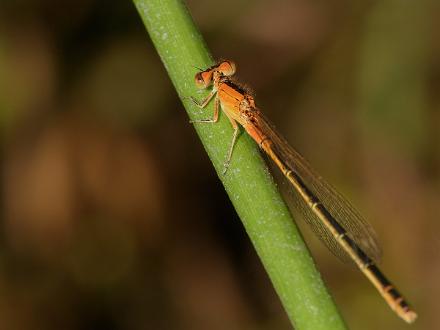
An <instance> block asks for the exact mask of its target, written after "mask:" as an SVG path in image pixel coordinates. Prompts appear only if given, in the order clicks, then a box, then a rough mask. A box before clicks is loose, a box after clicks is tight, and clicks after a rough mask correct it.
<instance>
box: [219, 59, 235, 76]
mask: <svg viewBox="0 0 440 330" xmlns="http://www.w3.org/2000/svg"><path fill="white" fill-rule="evenodd" d="M218 71H220V72H221V73H222V74H224V75H225V76H228V77H229V76H232V75H233V74H234V73H235V71H236V66H235V63H234V62H232V61H228V60H227V61H223V62H221V63H220V64H219V66H218Z"/></svg>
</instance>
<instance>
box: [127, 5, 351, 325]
mask: <svg viewBox="0 0 440 330" xmlns="http://www.w3.org/2000/svg"><path fill="white" fill-rule="evenodd" d="M134 3H135V5H136V7H137V9H138V12H139V14H140V16H141V17H142V20H143V21H144V24H145V26H146V28H147V30H148V33H149V34H150V37H151V39H152V40H153V43H154V45H155V47H156V49H157V52H158V53H159V55H160V57H161V59H162V62H163V64H164V66H165V68H166V70H167V71H168V74H169V76H170V78H171V80H172V82H173V84H174V86H175V88H176V91H177V93H178V94H179V96H180V97H181V98H182V101H183V103H184V105H185V108H186V110H187V112H188V114H189V117H190V118H191V119H200V118H208V117H211V116H212V114H213V105H212V104H211V105H209V106H208V107H207V108H206V109H203V110H201V109H199V108H197V107H196V106H194V104H193V103H192V102H191V101H190V100H189V99H188V97H189V96H196V97H197V98H198V99H202V98H203V97H204V96H206V95H207V93H206V92H204V93H203V94H200V93H198V92H197V90H196V88H195V85H194V75H195V73H196V72H197V69H196V68H195V67H196V66H197V67H201V68H206V67H209V66H210V65H212V64H213V61H212V57H211V56H210V54H209V52H208V49H207V47H206V45H205V43H204V42H203V39H202V37H201V35H200V33H199V31H198V30H197V28H196V27H195V26H194V23H193V21H192V19H191V16H190V15H189V13H188V10H187V8H186V7H185V5H184V4H183V3H182V2H181V1H179V0H134ZM212 103H213V102H212ZM195 128H196V130H197V133H198V135H199V137H200V139H201V141H202V143H203V145H204V147H205V149H206V151H207V153H208V155H209V157H210V159H211V161H212V163H213V164H214V167H215V169H216V171H217V173H218V175H219V178H220V180H221V181H222V182H223V184H224V186H225V189H226V191H227V193H228V195H229V197H230V199H231V201H232V203H233V204H234V207H235V209H236V211H237V213H238V215H239V217H240V219H241V220H242V222H243V224H244V226H245V228H246V231H247V233H248V235H249V237H250V238H251V241H252V243H253V245H254V247H255V249H256V251H257V253H258V255H259V257H260V259H261V261H262V263H263V265H264V267H265V269H266V270H267V273H268V274H269V277H270V279H271V281H272V283H273V285H274V287H275V290H276V291H277V293H278V295H279V297H280V299H281V301H282V304H283V306H284V308H285V310H286V312H287V314H288V316H289V318H290V320H291V321H292V323H294V325H295V328H296V329H313V330H318V329H327V330H328V329H345V325H344V322H343V321H342V319H341V317H340V316H339V313H338V311H337V308H336V306H335V305H334V303H333V301H332V299H331V297H330V296H329V294H328V292H327V291H326V289H325V286H324V284H323V282H322V280H321V277H320V275H319V273H318V272H317V270H316V268H315V266H314V264H313V261H312V258H311V257H310V255H309V253H308V250H307V248H306V246H305V244H304V242H303V241H302V238H301V235H300V234H299V232H298V230H297V228H296V226H295V224H294V221H293V219H292V217H291V215H290V212H289V210H288V208H287V207H286V205H285V203H284V201H283V199H282V198H281V196H280V194H279V192H278V189H277V188H276V185H275V184H274V182H273V179H272V177H271V176H270V174H269V172H268V170H267V167H266V166H265V164H264V162H263V160H262V158H261V156H260V153H259V150H258V147H257V146H256V145H255V143H254V142H253V141H252V139H251V138H250V137H249V136H247V134H245V133H243V134H241V136H240V137H239V139H238V142H237V145H236V148H235V149H234V154H233V157H232V162H231V166H230V168H229V170H228V172H227V173H226V175H223V174H222V171H223V163H224V161H225V156H226V154H227V151H228V148H229V146H230V143H231V137H232V128H231V125H230V123H229V121H228V120H227V118H225V116H220V120H219V122H218V123H216V124H196V125H195ZM225 221H227V219H225Z"/></svg>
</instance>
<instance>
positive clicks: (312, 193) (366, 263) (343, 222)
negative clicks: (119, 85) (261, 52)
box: [192, 61, 417, 323]
mask: <svg viewBox="0 0 440 330" xmlns="http://www.w3.org/2000/svg"><path fill="white" fill-rule="evenodd" d="M235 71H236V67H235V64H234V62H232V61H222V62H220V63H218V64H216V65H214V66H212V67H210V68H208V69H206V70H203V71H200V72H198V73H197V74H196V76H195V83H196V85H197V86H198V87H199V88H208V87H210V86H212V90H211V91H210V93H209V95H208V96H207V97H206V98H205V99H204V100H203V101H201V102H198V101H197V100H195V99H194V98H192V100H193V102H194V103H196V104H197V105H198V106H199V107H200V108H205V107H206V105H207V104H208V103H209V102H210V101H211V100H212V99H213V98H214V100H215V108H214V115H213V117H212V118H210V119H202V120H196V121H193V122H195V123H215V122H217V120H218V117H219V111H220V108H221V110H222V111H223V112H224V113H225V114H226V116H227V117H228V118H229V120H230V122H231V124H232V127H233V129H234V133H233V137H232V142H231V145H230V148H229V152H228V155H227V157H226V161H225V165H224V172H226V171H227V169H228V167H229V165H230V161H231V157H232V152H233V149H234V146H235V143H236V141H237V137H238V133H239V130H240V125H241V126H242V127H243V128H244V129H245V131H246V132H247V133H248V134H249V135H250V136H251V137H252V138H253V139H254V140H255V142H256V143H257V144H258V145H259V147H260V148H261V149H262V150H263V151H264V152H265V153H266V154H267V156H268V157H269V158H270V159H272V161H273V162H274V163H275V164H276V166H277V167H278V168H279V169H280V171H281V172H282V173H283V175H284V176H285V177H286V179H287V180H288V182H289V183H290V185H291V186H292V190H293V194H292V196H293V197H294V201H295V205H296V208H297V209H298V211H299V212H300V213H301V214H302V215H303V217H304V218H305V220H306V221H307V222H308V223H309V224H310V225H311V226H312V229H313V230H314V231H315V232H316V233H317V235H318V236H319V237H320V238H321V240H322V241H323V242H324V243H325V244H326V245H327V247H328V248H329V249H330V250H331V251H332V252H333V253H335V254H336V255H338V256H339V257H341V258H342V259H351V260H352V261H353V262H354V263H355V264H356V265H357V266H358V267H359V269H360V270H361V271H362V273H364V274H365V276H366V277H367V278H368V279H369V280H370V281H371V282H372V283H373V285H374V286H375V287H376V288H377V290H378V291H379V293H380V294H381V295H382V297H383V298H384V299H385V301H386V302H387V303H388V305H389V306H390V307H391V308H392V309H393V310H394V311H395V312H396V313H397V314H398V315H399V316H400V317H401V318H402V319H404V320H405V321H406V322H408V323H411V322H413V321H414V320H415V319H416V318H417V314H416V313H415V312H414V311H413V310H412V309H411V307H410V306H409V304H408V303H407V302H406V301H405V299H404V298H403V296H402V295H401V294H400V293H399V292H398V291H397V290H396V288H395V287H394V286H393V285H392V284H391V282H390V281H389V280H388V279H387V278H386V277H385V275H384V274H383V273H382V272H381V271H380V269H379V268H378V267H377V266H376V262H377V260H378V259H379V258H380V249H379V247H378V243H377V240H376V237H375V234H374V231H373V230H372V228H371V227H370V225H369V224H368V223H367V222H366V221H365V220H364V219H363V218H362V216H361V215H360V214H359V212H358V211H357V210H356V209H355V208H354V207H353V206H352V205H351V204H350V203H349V202H348V201H347V200H346V199H345V198H344V197H343V196H342V195H341V194H339V193H338V192H337V191H336V190H335V189H334V188H333V187H332V186H331V185H330V184H328V183H327V182H326V181H325V180H323V179H322V177H321V176H320V175H318V174H317V173H316V172H315V171H314V170H313V169H312V168H311V167H310V165H309V164H308V163H307V161H306V160H305V159H304V158H303V157H302V156H301V155H300V154H299V153H298V152H297V151H295V150H294V149H293V148H292V147H291V146H289V144H288V143H287V142H286V141H285V140H284V139H283V138H282V137H281V136H280V135H279V134H278V133H277V132H276V131H275V129H274V127H273V125H272V124H271V123H270V122H269V121H268V120H267V119H266V117H265V116H263V114H262V113H261V111H260V110H259V109H258V108H257V107H256V106H255V102H254V99H253V97H252V96H251V95H250V94H249V93H248V92H246V91H245V89H243V88H242V87H240V86H239V85H237V84H236V83H235V82H233V81H232V79H231V76H233V75H234V74H235Z"/></svg>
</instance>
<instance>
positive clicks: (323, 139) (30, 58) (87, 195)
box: [0, 0, 440, 330]
mask: <svg viewBox="0 0 440 330" xmlns="http://www.w3.org/2000/svg"><path fill="white" fill-rule="evenodd" d="M188 5H189V8H190V10H191V12H192V14H193V17H194V19H195V21H196V23H197V24H198V25H199V26H200V29H201V30H202V33H203V35H204V36H205V38H206V40H207V43H208V45H209V46H210V48H211V50H212V51H213V54H214V56H216V57H218V58H230V59H234V60H235V61H236V62H237V64H238V68H239V77H240V78H241V80H242V81H244V82H246V83H248V84H249V85H250V86H251V87H252V89H253V90H254V91H255V92H256V95H257V97H256V98H257V103H258V104H259V105H260V107H261V108H262V109H263V111H265V113H266V114H267V115H268V116H269V117H270V118H271V119H272V121H273V122H275V123H276V124H277V127H278V128H279V130H280V131H281V132H283V133H284V135H285V136H286V137H287V139H288V140H289V141H290V142H291V143H292V145H294V146H295V147H296V148H297V149H298V150H299V151H301V152H302V153H303V154H304V155H305V156H306V157H307V158H308V159H309V160H310V162H311V163H312V164H313V165H314V167H315V168H316V169H317V170H318V171H319V172H320V173H322V174H323V175H324V176H325V177H327V178H328V179H329V181H331V182H332V183H333V184H334V185H335V186H336V187H338V189H339V190H341V191H342V192H343V193H344V194H345V195H347V197H349V199H350V200H352V201H353V203H354V204H355V205H357V206H358V208H359V209H360V210H361V211H362V213H363V214H364V215H365V216H366V217H367V218H368V219H369V220H370V222H371V223H372V224H373V226H374V228H375V229H376V231H377V232H378V235H379V237H380V239H381V242H382V245H383V249H384V258H383V263H382V267H383V269H384V271H385V273H386V274H388V275H389V276H390V278H391V279H392V280H393V281H394V282H395V283H396V285H397V287H398V288H400V289H401V290H402V291H403V293H404V294H405V295H406V296H407V297H408V299H409V300H410V302H412V304H413V305H414V307H415V308H416V310H417V311H418V312H419V315H420V318H419V319H418V320H417V322H416V323H415V324H414V325H413V326H412V329H438V327H439V326H440V322H439V320H440V315H439V306H440V305H439V300H438V299H439V298H438V297H439V296H440V284H439V282H438V281H439V278H440V258H439V257H440V253H439V252H440V239H439V231H440V222H439V213H440V203H439V184H440V180H439V175H440V172H439V163H440V148H439V143H438V142H439V138H440V113H439V107H440V92H439V91H440V60H439V59H440V41H439V40H440V38H439V33H438V31H439V30H440V25H439V22H440V10H439V9H440V4H439V3H438V2H436V1H428V0H420V1H403V0H386V1H367V0H363V1H349V0H330V1H305V0H295V1H288V0H276V1H245V0H241V1H233V0H225V1H221V2H219V1H203V0H192V1H190V2H189V4H188ZM0 125H1V126H0V127H1V130H2V132H1V133H2V135H1V148H2V154H1V155H2V162H1V174H2V181H1V182H2V201H3V203H2V216H1V227H0V228H1V229H0V230H1V231H0V328H1V329H9V330H34V329H35V330H36V329H106V330H111V329H118V330H119V329H130V330H135V329H289V328H290V325H289V322H288V320H287V318H286V316H285V313H284V312H283V310H282V307H281V305H280V303H279V301H278V298H277V297H276V295H275V293H274V291H273V289H272V287H271V284H270V282H269V280H268V278H267V276H266V274H265V272H264V270H263V269H262V266H261V264H260V263H259V260H258V258H257V257H256V255H255V253H254V251H253V249H252V246H251V245H250V243H249V240H248V238H247V236H246V234H245V232H244V230H243V228H242V226H241V223H240V221H239V219H238V218H237V216H236V215H235V213H234V210H233V209H232V207H231V204H230V202H229V201H228V198H227V196H226V195H225V193H224V191H223V188H222V187H221V185H220V184H219V181H218V179H217V177H216V175H215V173H214V171H213V168H212V166H211V164H210V162H209V160H208V159H207V156H206V155H205V153H204V151H203V148H202V146H201V144H200V142H199V141H198V139H197V137H196V135H195V132H194V130H193V128H192V126H191V125H190V124H189V123H188V118H187V116H186V114H185V112H184V111H183V107H182V105H181V103H180V101H179V100H178V98H177V97H176V94H175V92H174V90H173V87H172V86H171V83H170V81H169V79H168V77H167V75H166V72H165V70H164V68H163V67H162V66H161V63H160V61H159V59H158V56H157V54H156V53H155V50H154V49H153V47H152V44H151V41H150V40H149V38H148V36H147V34H146V32H145V29H144V27H143V25H142V23H141V20H140V18H139V17H138V15H137V13H136V11H135V8H134V5H133V4H132V3H131V2H130V1H98V0H79V1H51V0H43V1H24V0H22V1H8V0H3V1H2V2H1V3H0ZM305 235H306V236H307V238H308V242H309V244H310V246H311V249H312V251H313V254H314V256H315V257H316V261H317V263H318V267H319V269H320V270H321V271H322V274H323V277H324V279H325V282H326V283H327V284H328V286H329V289H330V291H331V292H332V294H333V296H334V298H335V300H336V302H337V304H338V306H339V308H340V310H341V313H342V315H343V316H344V318H345V319H346V321H347V323H348V325H349V326H350V327H351V328H352V329H405V328H406V327H407V325H405V324H404V323H403V321H401V320H400V319H398V318H397V317H396V316H395V315H394V313H393V312H392V311H391V310H389V308H388V307H387V306H386V305H385V303H384V302H383V301H382V299H381V298H380V296H379V294H378V293H377V292H376V291H375V289H373V287H372V286H371V285H370V284H369V283H368V282H367V280H366V279H364V278H363V276H362V275H361V274H360V273H359V272H358V271H356V270H354V269H352V268H350V267H348V266H346V265H344V264H342V263H341V262H339V261H338V260H337V259H336V258H334V257H333V256H332V255H331V254H330V253H329V252H328V251H326V250H325V248H324V247H323V246H322V245H321V243H320V242H319V241H318V240H316V239H315V238H312V237H310V238H309V234H307V233H306V234H305Z"/></svg>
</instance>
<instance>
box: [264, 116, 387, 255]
mask: <svg viewBox="0 0 440 330" xmlns="http://www.w3.org/2000/svg"><path fill="white" fill-rule="evenodd" d="M256 120H257V125H258V126H259V127H260V128H261V129H262V131H263V132H264V133H265V134H266V135H267V136H268V137H269V138H270V139H272V140H273V142H274V145H275V146H274V149H275V150H274V151H275V152H276V153H277V154H278V155H279V156H280V158H281V159H283V160H284V161H285V163H286V164H287V166H288V167H290V169H291V170H292V171H294V172H295V173H296V174H297V175H298V176H299V177H300V178H301V179H302V181H303V182H304V183H305V184H306V186H307V188H308V189H309V190H310V191H311V192H312V193H313V194H314V195H315V197H317V198H318V199H319V201H320V202H321V204H322V205H323V206H324V207H325V208H326V209H327V211H328V212H329V213H330V214H331V215H332V217H333V218H334V219H335V220H336V221H337V222H338V223H339V224H340V225H341V226H342V227H343V228H344V229H345V230H346V231H347V234H348V236H350V238H351V239H352V240H353V241H354V242H355V243H356V244H357V245H358V246H359V247H360V248H361V249H362V250H363V251H364V252H365V253H366V254H367V255H368V257H370V258H371V259H372V260H373V261H374V262H376V263H377V262H379V261H380V259H381V255H382V252H381V249H380V247H379V243H378V240H377V236H376V233H375V232H374V230H373V228H372V227H371V225H370V224H369V223H368V222H367V221H366V220H365V219H364V218H363V217H362V216H361V214H360V213H359V212H358V211H357V210H356V209H355V208H354V207H353V206H352V205H351V204H350V203H349V202H348V201H347V199H345V198H344V197H343V196H342V195H341V194H340V193H338V192H337V191H336V190H335V189H334V188H333V187H332V186H331V185H330V184H329V183H328V182H326V181H325V180H324V179H323V178H322V177H321V176H320V175H319V174H318V173H316V172H315V171H314V170H313V169H312V168H311V167H310V165H309V164H308V162H307V161H306V160H305V159H304V157H302V156H301V155H300V154H299V153H298V152H297V151H296V150H294V149H293V148H292V147H291V146H290V145H289V144H288V143H287V142H286V140H284V139H283V138H282V137H281V136H279V135H278V134H277V133H276V132H275V130H274V128H273V125H272V124H271V123H270V122H269V121H268V120H267V119H266V118H265V117H264V116H263V115H262V114H261V113H259V114H258V115H257V116H256ZM289 193H290V195H291V197H292V202H293V207H294V210H295V211H297V212H298V213H300V214H301V215H302V217H303V218H304V220H305V221H306V222H307V223H308V224H309V225H310V226H311V228H312V230H313V231H314V233H315V234H316V235H317V236H318V237H319V238H320V240H321V241H322V242H323V243H324V244H325V245H326V246H327V248H328V249H329V250H330V251H331V252H332V253H333V254H334V255H336V256H337V257H338V258H340V259H341V260H343V261H349V260H351V258H350V257H349V255H348V254H347V253H346V252H345V251H344V249H343V248H342V247H341V246H340V244H339V243H338V242H337V240H336V239H335V238H334V237H333V235H332V234H331V232H330V231H329V230H328V229H327V227H325V226H324V224H323V223H322V222H321V220H320V219H319V218H318V217H317V216H316V215H315V213H313V211H312V210H311V209H310V207H308V205H307V204H306V202H305V201H304V199H303V198H301V196H300V195H299V194H298V193H297V191H296V190H295V189H289Z"/></svg>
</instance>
